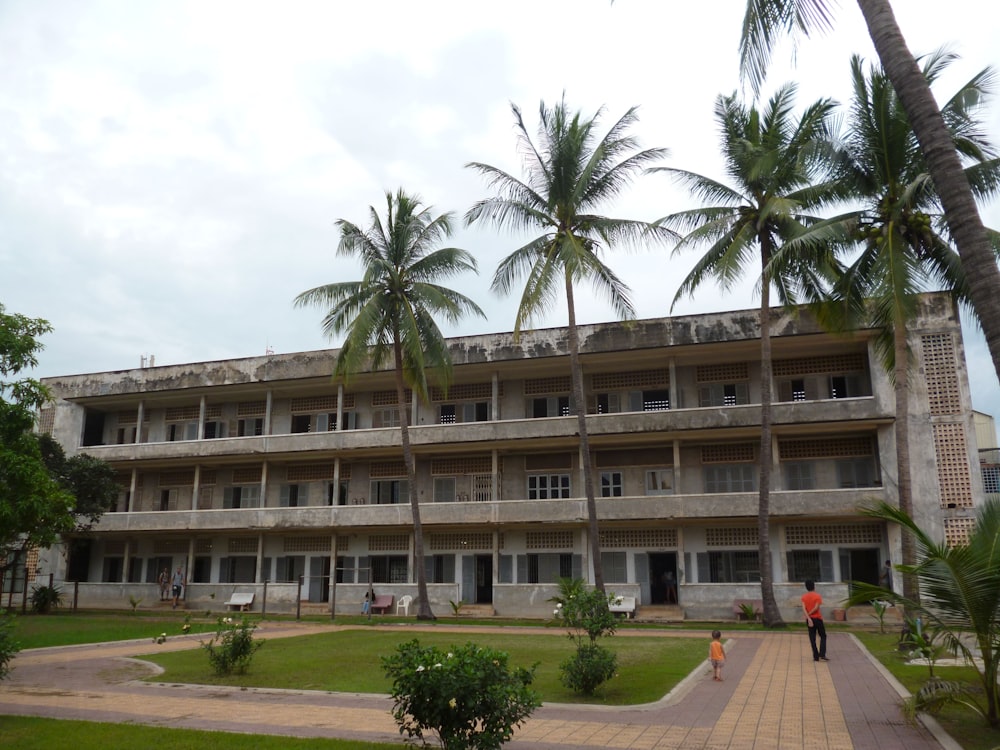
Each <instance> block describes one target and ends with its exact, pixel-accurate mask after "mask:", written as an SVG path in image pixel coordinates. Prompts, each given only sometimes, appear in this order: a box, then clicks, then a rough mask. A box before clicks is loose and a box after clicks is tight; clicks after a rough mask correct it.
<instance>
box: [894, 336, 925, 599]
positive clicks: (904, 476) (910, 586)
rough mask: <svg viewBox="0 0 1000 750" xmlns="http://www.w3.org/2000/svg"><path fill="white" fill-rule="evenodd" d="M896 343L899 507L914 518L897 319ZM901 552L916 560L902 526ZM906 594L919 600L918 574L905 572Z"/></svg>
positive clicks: (903, 351)
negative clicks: (913, 574)
mask: <svg viewBox="0 0 1000 750" xmlns="http://www.w3.org/2000/svg"><path fill="white" fill-rule="evenodd" d="M894 328H895V330H894V331H893V332H892V333H893V347H894V349H895V351H894V353H893V356H894V357H895V361H894V365H893V369H894V371H895V375H894V377H895V380H896V384H895V396H896V485H897V491H898V493H899V509H900V510H901V511H903V512H904V513H906V515H908V516H909V517H910V518H913V483H912V480H911V478H910V359H909V354H910V351H909V347H907V345H906V326H905V325H904V324H903V323H901V322H898V321H897V323H896V324H895V326H894ZM902 531H903V537H902V555H903V564H904V565H916V564H917V550H916V541H915V540H914V538H913V534H911V533H910V532H909V531H907V530H906V529H903V530H902ZM903 596H904V597H906V598H907V599H908V600H910V601H914V602H915V601H917V597H918V596H919V592H918V589H917V581H916V578H915V577H914V576H912V575H908V574H904V575H903Z"/></svg>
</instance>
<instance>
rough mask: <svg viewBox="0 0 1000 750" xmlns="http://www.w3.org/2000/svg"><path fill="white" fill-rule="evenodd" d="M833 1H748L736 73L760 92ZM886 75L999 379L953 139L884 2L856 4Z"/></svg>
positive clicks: (987, 252)
mask: <svg viewBox="0 0 1000 750" xmlns="http://www.w3.org/2000/svg"><path fill="white" fill-rule="evenodd" d="M833 7H834V3H833V2H832V0H747V9H746V14H745V15H744V18H743V32H742V35H741V38H740V67H741V70H742V71H743V72H744V74H746V75H747V76H749V78H750V82H751V84H752V85H753V87H754V90H755V91H757V90H759V87H760V85H761V83H762V82H763V79H764V76H765V74H766V71H767V66H768V63H769V61H770V55H771V50H772V48H773V47H774V45H775V44H776V42H777V40H778V39H779V38H780V37H781V36H783V35H784V34H785V33H788V32H797V31H801V32H803V33H806V34H808V33H810V32H811V31H817V30H818V31H822V30H825V29H827V28H829V27H830V26H831V25H832V23H833ZM858 7H859V8H860V9H861V12H862V14H863V15H864V18H865V23H866V24H867V26H868V33H869V35H870V36H871V39H872V42H873V43H874V45H875V51H876V52H877V53H878V57H879V60H880V61H881V63H882V67H883V68H884V69H885V73H886V76H887V77H888V79H889V80H890V81H891V82H892V85H893V88H894V89H895V90H896V93H897V95H898V96H899V102H900V105H901V106H902V108H903V110H904V111H905V112H906V114H907V117H908V118H909V122H910V125H911V127H912V128H913V132H914V133H915V134H916V137H917V141H918V142H919V143H920V147H921V151H922V152H923V155H924V159H925V162H926V165H927V171H928V172H929V174H930V176H931V179H932V180H933V181H934V185H935V190H936V192H937V194H938V197H939V200H940V202H941V206H942V207H943V209H944V215H945V219H946V221H947V224H948V231H949V232H950V233H951V236H952V238H953V239H954V242H955V245H956V247H957V248H958V253H959V256H960V258H961V262H962V266H963V268H964V270H965V276H966V278H967V279H968V283H969V295H970V299H971V301H972V306H973V309H974V310H975V313H976V315H977V317H978V318H979V322H980V325H981V326H982V328H983V332H984V333H985V336H986V343H987V345H988V346H989V350H990V355H991V356H992V358H993V367H994V369H995V370H996V372H997V376H998V377H1000V269H998V268H997V256H996V254H995V253H994V251H993V248H992V243H991V240H990V238H989V236H988V234H987V231H986V229H985V228H984V227H983V223H982V220H981V218H980V216H979V211H978V210H977V207H976V201H975V197H974V195H973V191H972V190H971V189H970V185H969V182H968V180H967V179H966V176H965V172H964V169H963V167H962V162H961V159H960V158H959V154H958V152H957V151H956V150H955V148H954V144H953V141H952V136H951V133H950V132H949V129H948V126H947V124H946V122H945V118H944V117H943V116H942V113H941V110H940V109H939V108H938V105H937V102H936V101H935V100H934V96H933V94H932V93H931V88H930V84H929V83H928V81H927V78H926V77H925V76H924V74H923V71H922V70H921V69H920V66H919V65H918V63H917V61H916V59H915V58H914V56H913V54H912V53H911V52H910V50H909V49H908V48H907V46H906V40H905V39H904V38H903V34H902V31H901V30H900V28H899V25H898V24H897V23H896V18H895V16H894V15H893V12H892V5H891V3H890V2H889V0H858Z"/></svg>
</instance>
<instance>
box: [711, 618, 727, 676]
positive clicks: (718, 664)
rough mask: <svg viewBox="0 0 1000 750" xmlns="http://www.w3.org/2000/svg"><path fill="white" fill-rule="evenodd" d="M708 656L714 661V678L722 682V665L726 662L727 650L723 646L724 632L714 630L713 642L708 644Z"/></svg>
mask: <svg viewBox="0 0 1000 750" xmlns="http://www.w3.org/2000/svg"><path fill="white" fill-rule="evenodd" d="M708 658H709V660H710V661H711V662H712V670H713V673H714V677H712V679H713V680H715V681H716V682H722V665H723V664H725V663H726V650H725V649H724V648H722V633H720V632H719V631H718V630H713V631H712V642H711V643H710V644H708Z"/></svg>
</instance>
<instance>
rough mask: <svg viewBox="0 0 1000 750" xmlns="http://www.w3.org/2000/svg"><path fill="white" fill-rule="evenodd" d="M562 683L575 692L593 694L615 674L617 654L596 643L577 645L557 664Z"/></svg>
mask: <svg viewBox="0 0 1000 750" xmlns="http://www.w3.org/2000/svg"><path fill="white" fill-rule="evenodd" d="M559 669H560V671H561V672H562V676H561V677H560V678H559V679H560V680H561V681H562V684H563V685H565V686H566V687H568V688H569V689H570V690H573V691H575V692H577V693H582V694H583V695H593V694H594V691H595V690H597V688H599V687H600V686H601V685H603V684H604V683H605V682H607V681H608V680H610V679H611V678H612V677H614V676H615V670H617V669H618V656H617V655H616V654H615V653H614V652H613V651H609V650H608V649H606V648H604V647H603V646H601V645H599V644H597V643H590V644H583V645H581V646H578V647H577V649H576V652H575V653H574V654H573V655H572V656H571V657H569V658H568V659H566V661H564V662H563V663H562V664H560V665H559Z"/></svg>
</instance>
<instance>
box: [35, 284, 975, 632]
mask: <svg viewBox="0 0 1000 750" xmlns="http://www.w3.org/2000/svg"><path fill="white" fill-rule="evenodd" d="M773 331H774V334H773V359H774V383H773V385H774V388H773V391H774V394H775V402H776V403H775V404H774V407H773V422H774V428H773V432H774V438H773V441H774V442H773V445H774V451H773V454H774V459H773V461H774V467H773V468H774V471H773V472H772V478H773V493H772V495H771V508H772V525H771V529H772V538H771V540H770V541H771V549H772V551H773V556H774V559H773V565H774V570H775V579H776V582H777V583H776V594H777V599H778V603H779V606H780V607H781V609H782V612H783V614H784V615H785V617H787V618H789V619H797V618H798V606H799V605H798V600H799V596H800V595H801V592H802V584H801V581H803V580H804V579H806V578H814V579H816V580H817V581H819V582H820V584H819V590H820V591H821V592H822V594H823V596H824V598H825V599H826V601H827V603H828V604H831V605H834V604H835V603H836V602H837V601H839V600H842V599H843V598H844V597H845V595H846V594H847V591H848V586H849V584H848V582H849V581H851V580H867V581H871V582H877V579H878V574H879V569H880V568H881V566H882V564H883V562H884V560H886V559H893V560H898V559H899V534H898V530H896V529H894V528H886V526H885V525H884V524H881V523H877V522H873V521H871V520H868V519H866V518H864V517H862V516H860V515H859V513H858V510H857V509H858V506H859V505H862V504H864V503H870V502H872V501H877V500H887V501H890V502H894V501H895V487H896V479H895V477H896V466H895V456H896V453H895V447H894V430H893V423H894V398H893V390H892V386H891V384H890V382H889V379H888V378H887V376H886V374H885V373H884V372H883V371H882V370H881V368H880V367H879V366H878V364H877V361H876V359H875V358H874V356H873V353H872V347H871V332H868V331H858V332H855V334H854V335H852V336H850V337H835V336H832V335H830V334H827V333H825V332H823V331H822V329H820V328H819V326H818V325H817V324H816V323H815V322H814V321H813V320H812V319H811V318H810V317H809V315H808V314H807V313H806V312H805V311H804V310H800V311H797V312H796V313H795V314H793V313H789V312H787V311H783V310H777V309H776V310H775V311H774V327H773ZM566 334H567V332H566V330H565V329H563V328H556V329H547V330H535V331H529V332H526V333H524V334H523V335H522V336H521V338H520V340H518V341H515V340H514V339H513V337H512V335H511V334H509V333H497V334H490V335H482V336H467V337H460V338H455V339H451V340H450V346H451V352H452V356H453V359H454V363H455V368H454V383H453V384H452V386H451V388H450V389H449V391H448V392H447V393H445V392H443V391H441V390H440V389H434V390H433V392H432V394H431V399H430V402H429V403H420V402H418V401H417V400H414V401H413V402H412V408H411V413H410V420H411V424H412V425H413V426H412V428H411V440H412V444H413V450H414V452H415V455H416V457H417V462H418V467H417V472H418V477H419V479H418V482H419V497H420V502H421V517H422V522H423V530H424V547H425V553H426V555H425V564H426V571H427V575H428V581H429V590H430V597H431V603H432V607H433V609H434V611H435V612H436V613H437V614H439V615H441V614H446V613H448V612H450V605H449V602H459V601H464V602H467V603H477V604H480V605H486V606H487V607H491V608H492V611H495V612H496V613H497V614H498V615H505V616H507V615H511V616H513V615H519V616H540V617H544V616H548V615H550V613H551V603H550V602H549V601H548V599H549V597H551V596H552V595H553V594H554V593H555V590H556V586H555V581H556V580H557V578H558V577H559V576H583V577H588V578H589V577H591V576H592V566H591V561H590V559H589V549H590V545H589V543H588V539H587V533H588V531H587V513H586V502H585V499H584V498H583V489H582V488H583V482H582V480H581V476H580V463H581V462H580V456H579V440H578V436H577V428H576V420H575V418H574V417H572V416H570V413H569V405H570V373H569V357H568V354H567V335H566ZM911 335H912V338H911V342H910V344H911V347H912V350H913V356H914V373H915V377H914V378H913V379H912V383H913V391H912V397H911V401H910V404H909V410H910V417H911V420H912V423H911V428H910V433H911V439H912V446H911V456H912V459H913V486H914V502H915V503H916V515H917V517H918V519H919V521H920V523H922V524H923V526H924V527H925V528H927V529H928V530H929V531H930V532H931V533H932V534H933V535H934V536H936V537H939V538H945V539H948V540H950V541H960V540H961V539H962V537H963V535H964V534H965V533H967V530H968V528H969V526H970V525H971V520H972V516H973V508H974V505H975V503H976V502H977V500H976V499H977V498H979V497H981V496H982V492H983V485H982V477H981V472H980V464H979V460H978V449H977V445H976V432H975V427H974V423H973V412H972V409H971V405H970V396H969V385H968V377H967V372H966V365H965V357H964V350H963V344H962V335H961V329H960V324H959V317H958V314H957V311H956V309H955V308H954V306H953V305H952V303H951V302H950V300H949V299H948V297H946V296H944V295H926V296H924V297H923V299H922V308H921V313H920V317H919V319H918V320H917V321H916V322H915V323H914V325H913V326H912V328H911ZM580 345H581V352H582V362H583V366H584V369H585V385H586V389H587V394H588V395H587V411H588V417H587V421H588V429H589V431H590V436H591V448H592V451H593V458H594V464H595V472H596V474H597V475H598V476H597V477H596V484H597V487H598V493H599V497H598V500H597V506H598V512H599V518H600V548H601V550H602V552H601V554H602V562H603V568H604V574H605V579H606V581H607V587H608V590H609V591H614V592H615V593H617V594H621V595H625V596H634V597H636V599H637V600H638V602H639V603H640V608H641V610H644V611H645V612H646V613H648V614H650V615H652V614H653V613H654V612H655V611H657V608H658V609H659V613H660V614H663V613H664V612H666V613H667V614H672V615H673V616H676V617H680V616H686V617H687V618H702V617H731V616H732V607H733V602H734V601H735V600H737V599H755V598H759V596H760V594H759V586H758V585H757V581H758V577H759V573H758V569H759V565H758V557H757V526H756V515H757V477H758V473H759V472H758V463H757V454H758V452H759V440H760V408H759V393H760V380H759V372H760V367H759V360H760V354H759V351H760V339H759V326H758V316H757V312H756V311H753V310H750V311H738V312H730V313H723V314H711V315H698V316H689V317H674V318H663V319H655V320H640V321H633V322H626V323H606V324H599V325H587V326H581V328H580ZM335 356H336V351H334V350H326V351H314V352H303V353H297V354H279V355H271V356H265V357H253V358H247V359H235V360H226V361H217V362H202V363H195V364H186V365H167V366H155V367H145V368H139V369H134V370H126V371H117V372H104V373H94V374H86V375H74V376H67V377H55V378H48V379H46V380H45V385H46V386H47V387H48V388H49V389H51V391H52V394H53V402H52V404H51V406H50V407H49V408H46V409H45V410H44V411H43V413H42V415H41V420H40V429H42V430H44V431H50V432H51V433H52V434H53V435H54V436H55V437H56V438H57V439H58V440H59V441H60V442H61V443H62V444H63V445H64V446H65V447H66V449H67V451H69V452H74V451H85V452H87V453H89V454H91V455H93V456H96V457H99V458H102V459H104V460H106V461H108V462H110V463H111V464H113V465H114V466H115V467H116V468H117V469H118V470H119V472H120V476H121V484H122V492H121V497H120V500H119V502H118V506H117V507H116V508H115V510H114V512H110V513H107V514H105V515H104V517H103V518H102V519H101V521H100V523H99V524H98V525H97V526H96V528H95V529H94V530H93V532H92V533H90V534H88V535H86V536H85V537H80V538H74V539H67V540H65V543H64V545H63V547H62V548H61V549H59V550H52V551H48V552H46V553H43V555H42V558H41V560H40V562H39V567H40V569H44V572H46V573H48V572H52V573H54V574H55V578H56V580H57V582H58V581H65V582H71V581H73V582H79V583H78V589H77V592H78V596H79V601H80V604H81V606H88V607H93V606H96V607H122V606H125V605H127V601H128V597H129V596H135V597H141V598H143V599H144V600H145V601H147V602H149V601H153V600H154V599H155V598H156V585H155V581H156V577H157V573H158V571H160V570H162V569H163V568H168V569H170V570H175V569H176V568H177V566H181V567H182V568H183V570H184V571H185V573H186V575H187V579H188V582H189V585H188V588H187V591H186V593H185V599H186V606H187V607H189V608H194V609H199V610H205V609H213V610H219V609H221V608H222V607H221V605H222V603H223V602H225V601H226V600H227V599H228V598H229V597H230V595H231V594H232V593H234V592H251V593H255V602H254V609H255V610H259V608H260V606H262V604H263V602H264V598H265V593H266V602H267V604H266V606H267V609H268V611H281V610H283V611H289V610H291V609H294V608H295V606H296V605H297V603H299V602H301V603H302V606H303V607H304V608H305V610H306V611H325V612H329V611H330V609H331V607H333V609H334V611H335V612H337V613H357V612H360V611H361V602H362V599H363V596H364V592H365V591H366V590H367V587H368V582H369V580H370V581H372V582H373V584H374V589H375V593H376V594H392V595H394V596H395V597H396V599H397V600H398V599H399V597H401V596H403V595H405V594H415V593H416V585H415V582H414V581H415V577H414V557H413V553H412V550H413V539H412V529H411V512H410V507H409V504H408V500H407V487H406V476H405V471H404V466H403V461H402V452H401V448H400V434H399V429H398V424H399V415H398V413H397V410H396V408H395V404H396V396H395V391H394V387H393V382H392V377H391V373H390V372H387V371H379V372H366V373H361V374H359V375H357V376H356V377H355V378H353V379H352V380H351V381H350V383H349V385H347V386H345V385H343V384H337V383H335V382H333V381H332V380H331V377H330V373H331V372H332V369H333V362H334V358H335ZM69 585H70V587H71V588H72V585H71V584H69ZM897 585H898V582H897ZM300 586H301V588H300Z"/></svg>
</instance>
